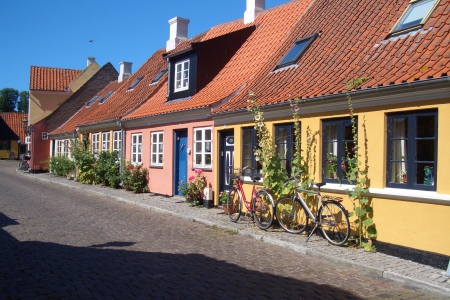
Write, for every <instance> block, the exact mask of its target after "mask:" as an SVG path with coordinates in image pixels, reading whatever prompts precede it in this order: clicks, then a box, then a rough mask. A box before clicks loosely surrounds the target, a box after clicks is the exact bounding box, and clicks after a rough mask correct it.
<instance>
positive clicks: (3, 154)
mask: <svg viewBox="0 0 450 300" xmlns="http://www.w3.org/2000/svg"><path fill="white" fill-rule="evenodd" d="M10 153H13V154H14V159H17V158H19V143H18V142H17V141H14V140H12V141H11V150H0V159H9V158H10V157H9V155H10Z"/></svg>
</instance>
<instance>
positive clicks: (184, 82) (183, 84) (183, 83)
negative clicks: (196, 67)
mask: <svg viewBox="0 0 450 300" xmlns="http://www.w3.org/2000/svg"><path fill="white" fill-rule="evenodd" d="M186 62H187V63H188V66H187V68H185V67H184V64H185V63H186ZM177 66H181V70H180V71H177ZM189 68H190V60H189V59H186V60H183V61H180V62H178V63H176V64H175V70H174V71H175V72H174V73H175V74H174V78H173V79H174V81H173V91H174V92H175V93H176V92H181V91H185V90H188V89H189ZM186 71H187V77H185V76H184V74H185V72H186ZM178 74H180V79H179V80H177V75H178ZM177 81H179V82H180V87H179V88H177Z"/></svg>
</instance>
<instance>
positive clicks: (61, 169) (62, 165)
mask: <svg viewBox="0 0 450 300" xmlns="http://www.w3.org/2000/svg"><path fill="white" fill-rule="evenodd" d="M48 162H49V166H50V169H51V170H53V172H54V173H55V175H56V176H68V175H72V174H73V171H74V168H75V163H74V162H73V161H71V160H70V159H69V158H68V157H66V156H64V155H60V156H53V157H50V158H49V159H48Z"/></svg>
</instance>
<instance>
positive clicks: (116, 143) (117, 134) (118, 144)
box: [113, 130, 122, 156]
mask: <svg viewBox="0 0 450 300" xmlns="http://www.w3.org/2000/svg"><path fill="white" fill-rule="evenodd" d="M113 135H114V138H113V151H117V153H119V156H120V153H121V151H122V131H121V130H118V131H114V132H113Z"/></svg>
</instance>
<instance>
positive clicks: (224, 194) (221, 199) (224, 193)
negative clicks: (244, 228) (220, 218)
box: [219, 191, 234, 215]
mask: <svg viewBox="0 0 450 300" xmlns="http://www.w3.org/2000/svg"><path fill="white" fill-rule="evenodd" d="M228 194H229V191H221V192H220V194H219V203H220V204H222V208H223V212H224V214H226V215H228V209H229V210H230V213H231V214H233V213H234V210H233V206H230V205H227V198H228Z"/></svg>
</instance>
